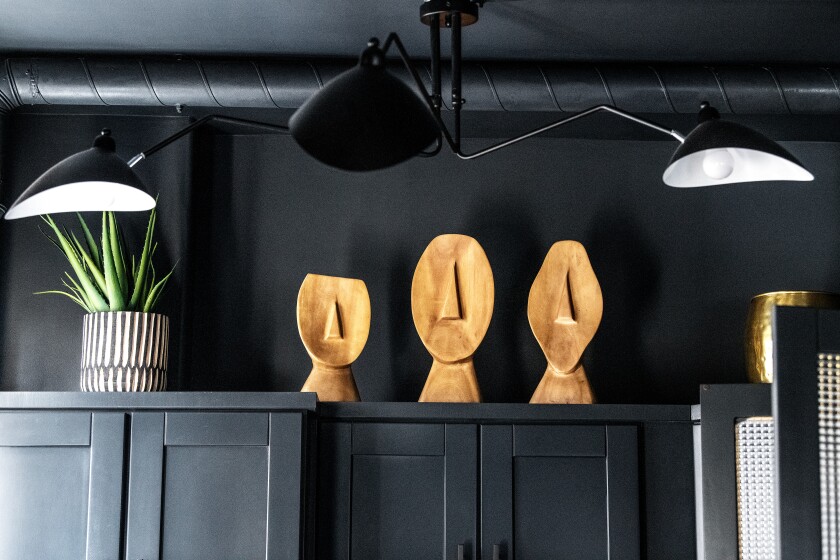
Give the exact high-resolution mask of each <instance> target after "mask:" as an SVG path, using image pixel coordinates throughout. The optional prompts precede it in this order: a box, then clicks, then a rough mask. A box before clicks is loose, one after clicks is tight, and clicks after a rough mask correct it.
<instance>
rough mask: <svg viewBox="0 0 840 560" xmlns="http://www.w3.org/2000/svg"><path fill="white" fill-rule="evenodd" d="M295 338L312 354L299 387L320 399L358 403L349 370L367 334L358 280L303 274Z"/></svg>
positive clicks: (366, 303) (366, 300) (365, 299)
mask: <svg viewBox="0 0 840 560" xmlns="http://www.w3.org/2000/svg"><path fill="white" fill-rule="evenodd" d="M297 322H298V331H299V332H300V338H301V340H302V341H303V345H304V346H305V347H306V351H307V353H308V354H309V356H310V357H311V358H312V372H311V373H310V374H309V378H308V379H307V380H306V383H305V384H304V385H303V389H301V391H306V392H315V393H318V399H319V400H321V401H358V400H359V391H358V389H357V388H356V381H355V379H353V372H352V371H351V369H350V364H352V363H353V362H354V361H355V360H356V358H358V357H359V355H360V354H361V353H362V350H363V349H364V347H365V343H366V342H367V338H368V333H370V297H369V296H368V291H367V286H365V283H364V282H362V281H361V280H354V279H352V278H336V277H334V276H320V275H317V274H307V275H306V278H305V279H304V281H303V284H301V286H300V292H298V301H297Z"/></svg>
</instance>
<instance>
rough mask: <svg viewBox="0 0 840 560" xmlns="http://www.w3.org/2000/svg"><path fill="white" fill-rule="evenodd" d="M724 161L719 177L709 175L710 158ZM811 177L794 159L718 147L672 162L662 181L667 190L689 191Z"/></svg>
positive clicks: (799, 179)
mask: <svg viewBox="0 0 840 560" xmlns="http://www.w3.org/2000/svg"><path fill="white" fill-rule="evenodd" d="M721 158H726V160H727V161H728V162H729V165H730V168H729V169H727V171H728V172H727V173H726V174H725V175H723V176H715V175H714V174H710V173H709V167H708V162H709V160H710V159H721ZM813 180H814V175H813V174H812V173H811V172H810V171H808V170H807V169H805V168H804V167H802V165H800V164H799V162H798V161H796V160H795V159H788V158H785V157H781V156H778V155H776V154H771V153H769V152H765V151H762V150H751V149H747V148H732V147H721V148H711V149H707V150H700V151H696V152H692V153H689V154H687V155H684V156H683V157H680V158H678V159H675V160H672V161H671V163H670V164H669V165H668V167H667V168H666V169H665V172H664V173H663V174H662V181H663V182H664V183H665V184H666V185H668V186H670V187H678V188H691V187H707V186H712V185H725V184H732V183H749V182H755V181H813Z"/></svg>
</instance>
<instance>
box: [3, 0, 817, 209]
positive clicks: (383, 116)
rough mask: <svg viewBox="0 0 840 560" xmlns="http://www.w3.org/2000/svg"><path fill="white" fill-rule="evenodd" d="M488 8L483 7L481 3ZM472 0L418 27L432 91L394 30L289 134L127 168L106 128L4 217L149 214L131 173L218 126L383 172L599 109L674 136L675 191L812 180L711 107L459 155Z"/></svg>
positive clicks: (445, 6)
mask: <svg viewBox="0 0 840 560" xmlns="http://www.w3.org/2000/svg"><path fill="white" fill-rule="evenodd" d="M479 2H480V0H479ZM478 10H479V3H476V2H474V1H472V0H427V1H426V2H424V3H423V4H422V6H421V7H420V20H421V21H422V22H423V23H425V24H426V25H428V26H429V29H430V38H431V73H432V92H431V93H429V92H427V90H426V87H425V85H424V84H423V82H422V81H421V79H420V76H419V75H418V74H417V70H416V69H415V68H414V65H413V64H412V63H411V61H410V59H409V57H408V53H407V52H406V50H405V47H404V46H403V44H402V41H400V38H399V37H398V36H397V34H396V33H391V34H390V35H389V36H388V38H387V39H386V40H385V43H384V44H383V45H382V46H380V45H379V41H378V40H376V39H371V40H370V41H369V42H368V46H367V48H366V49H365V50H364V51H363V52H362V55H361V57H360V58H359V62H358V64H357V65H356V66H355V67H354V68H352V69H351V70H348V71H346V72H344V73H343V74H341V75H339V76H338V77H336V78H335V79H334V80H332V81H331V82H329V83H328V84H327V85H326V86H325V87H324V88H323V89H322V90H321V91H319V92H318V93H316V94H315V95H313V96H312V97H311V98H310V99H309V100H307V101H306V103H304V104H303V105H302V106H301V107H300V108H299V109H298V110H297V111H296V112H295V113H294V114H293V115H292V117H291V119H290V121H289V127H288V128H286V127H283V126H277V125H270V124H266V123H258V122H254V121H246V120H242V119H233V118H229V117H222V116H219V115H209V116H207V117H204V118H202V119H199V120H198V121H196V122H194V123H192V124H190V125H189V126H187V127H185V128H184V129H182V130H180V131H179V132H177V133H175V134H174V135H172V136H170V137H169V138H167V139H165V140H163V141H162V142H160V143H158V144H157V145H155V146H153V147H152V148H150V149H148V150H146V151H144V152H142V153H140V154H138V155H137V156H135V157H134V158H132V159H131V160H129V161H128V162H123V161H122V160H121V159H120V158H119V157H117V156H116V154H115V153H114V152H115V143H114V140H113V139H112V138H111V137H110V133H109V132H108V131H103V133H102V135H101V136H99V137H97V139H96V140H95V141H94V146H93V147H92V148H90V149H88V150H85V151H83V152H79V153H78V154H75V155H72V156H70V157H68V158H67V159H65V160H62V161H60V162H59V163H57V164H56V165H54V166H53V167H51V168H50V169H49V170H47V171H46V172H45V173H44V174H43V175H41V176H40V177H39V178H38V179H37V180H36V181H35V182H34V183H33V184H32V185H31V186H30V187H29V188H28V189H26V191H25V192H24V193H23V194H22V195H21V196H20V197H19V198H18V199H17V200H16V201H15V202H14V204H12V206H11V207H10V208H9V210H8V212H7V213H6V215H5V217H6V219H7V220H8V219H15V218H23V217H26V216H34V215H38V214H49V213H59V212H73V211H93V210H121V211H129V210H148V209H150V208H152V207H154V204H155V201H154V198H152V197H151V196H150V195H149V194H148V192H147V191H146V189H145V187H144V186H143V183H142V182H141V181H140V179H139V178H138V177H137V175H135V174H134V172H133V170H132V169H131V168H132V167H133V166H134V165H135V164H136V163H138V162H139V161H141V160H143V159H145V157H146V156H149V155H151V154H153V153H154V152H156V151H158V150H160V149H161V148H163V147H165V146H167V145H169V144H170V143H172V142H174V141H175V140H177V139H178V138H181V137H182V136H184V135H186V134H188V133H189V132H191V131H192V130H194V129H195V128H197V127H199V126H201V125H203V124H204V123H206V122H208V121H210V120H221V121H226V122H230V123H235V124H244V125H248V126H253V127H260V128H262V129H264V130H267V131H272V132H289V131H290V132H291V134H292V136H293V137H294V139H295V140H296V141H297V143H298V144H299V145H300V146H301V147H302V148H303V149H304V150H305V151H307V152H308V153H309V154H310V155H312V156H313V157H314V158H316V159H318V160H319V161H321V162H323V163H325V164H328V165H331V166H333V167H337V168H339V169H345V170H351V171H370V170H375V169H382V168H385V167H389V166H392V165H395V164H397V163H400V162H402V161H405V160H406V159H408V158H410V157H413V156H418V155H419V156H434V155H436V154H437V153H439V152H440V150H441V148H442V146H443V144H446V145H447V146H448V147H449V148H450V149H451V150H452V152H453V153H455V154H456V155H457V156H458V157H460V158H461V159H466V160H470V159H475V158H478V157H481V156H484V155H486V154H490V153H493V152H495V151H497V150H500V149H502V148H505V147H507V146H510V145H511V144H515V143H517V142H520V141H522V140H525V139H527V138H531V137H532V136H536V135H538V134H542V133H544V132H547V131H549V130H551V129H553V128H557V127H559V126H563V125H565V124H568V123H570V122H572V121H576V120H578V119H580V118H583V117H586V116H588V115H591V114H593V113H597V112H601V111H604V112H609V113H612V114H614V115H618V116H620V117H623V118H625V119H629V120H631V121H633V122H636V123H638V124H640V125H643V126H646V127H648V128H651V129H653V130H657V131H659V132H662V133H664V134H668V135H670V136H672V137H673V138H675V139H676V140H678V141H679V142H680V146H679V147H678V148H677V150H676V151H675V152H674V155H673V157H672V158H671V161H670V162H669V164H668V167H667V168H666V169H665V172H664V174H663V176H662V179H663V181H664V182H665V183H666V184H667V185H670V186H673V187H700V186H708V185H717V184H727V183H741V182H747V181H774V180H776V181H778V180H782V181H811V180H813V178H814V177H813V175H811V173H809V172H808V171H807V170H806V169H805V168H804V167H802V165H801V164H800V163H799V161H797V159H796V158H795V157H793V156H792V155H791V154H790V153H789V152H788V151H787V150H785V149H784V148H782V147H781V146H779V145H778V144H777V143H775V142H773V141H772V140H770V139H769V138H767V137H765V136H762V135H761V134H759V133H757V132H755V131H753V130H751V129H749V128H747V127H745V126H741V125H739V124H736V123H732V122H727V121H722V120H720V115H719V114H718V112H717V111H716V110H715V109H714V108H713V107H711V106H710V105H709V104H708V103H703V104H702V105H701V108H700V113H699V115H698V121H699V124H698V125H697V127H695V128H694V130H692V131H691V132H690V133H689V134H688V135H686V136H683V135H682V134H680V133H679V132H677V131H675V130H671V129H668V128H666V127H663V126H660V125H658V124H656V123H653V122H650V121H648V120H645V119H642V118H640V117H637V116H635V115H632V114H630V113H627V112H625V111H622V110H621V109H618V108H617V107H613V106H610V105H598V106H595V107H591V108H589V109H586V110H584V111H581V112H580V113H576V114H574V115H571V116H569V117H566V118H563V119H560V120H558V121H555V122H552V123H549V124H547V125H545V126H542V127H540V128H538V129H535V130H532V131H530V132H527V133H525V134H522V135H520V136H517V137H515V138H511V139H509V140H505V141H503V142H499V143H498V144H494V145H492V146H489V147H487V148H484V149H482V150H479V151H477V152H474V153H465V152H463V151H462V150H461V108H462V105H463V103H464V100H463V98H462V97H461V28H462V27H464V26H467V25H471V24H473V23H475V22H476V21H478ZM441 27H445V28H449V29H451V32H452V37H451V39H452V40H451V46H452V54H451V83H452V110H453V122H454V131H453V132H452V133H450V131H449V129H448V128H447V127H446V125H445V124H444V122H443V120H442V119H441V108H442V105H443V103H442V99H443V98H442V95H441V52H440V28H441ZM391 46H394V47H395V48H396V50H397V53H398V54H399V57H400V59H401V60H402V61H403V63H404V64H405V66H406V68H407V69H408V72H409V74H410V75H411V78H412V81H413V83H414V85H415V86H416V91H414V90H412V88H410V87H409V86H408V85H406V84H405V83H403V82H402V81H401V80H399V79H398V78H396V77H395V76H394V75H393V74H391V73H389V72H388V71H387V70H386V67H385V66H386V64H385V56H386V54H387V52H388V50H389V49H390V47H391Z"/></svg>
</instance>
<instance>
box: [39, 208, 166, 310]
mask: <svg viewBox="0 0 840 560" xmlns="http://www.w3.org/2000/svg"><path fill="white" fill-rule="evenodd" d="M76 216H77V217H78V220H79V226H80V227H81V232H80V233H79V235H78V236H77V235H76V233H75V232H71V231H70V230H68V229H67V228H62V227H59V225H58V224H56V223H55V220H53V219H52V217H51V216H49V215H46V216H41V219H42V220H44V223H45V224H47V226H49V230H51V233H52V235H50V231H44V230H42V232H43V233H44V235H45V236H46V237H47V239H49V240H50V241H51V242H52V243H53V245H55V246H56V247H58V249H59V250H60V251H61V252H62V253H63V254H64V256H65V258H66V259H67V262H68V263H70V268H72V269H73V274H72V275H71V274H70V273H68V272H65V273H64V276H65V278H62V280H61V282H62V284H64V287H65V288H66V291H65V290H47V291H44V292H37V293H38V294H59V295H63V296H66V297H68V298H70V299H71V300H73V301H74V302H75V303H77V304H78V305H80V306H81V307H82V308H83V309H84V310H85V311H87V312H88V313H97V312H101V311H142V312H145V313H149V312H152V311H154V310H155V308H156V307H157V304H158V303H159V302H160V298H161V295H162V294H163V291H164V288H165V287H166V284H167V282H168V281H169V278H170V277H171V276H172V273H173V272H174V271H175V269H174V268H173V269H172V270H170V271H169V273H168V274H167V275H166V276H164V277H163V278H160V279H157V278H156V277H155V267H154V265H153V264H152V257H153V256H154V254H155V251H156V249H157V243H154V242H153V236H154V231H155V223H156V221H157V214H156V212H155V210H154V209H153V210H152V212H151V214H150V215H149V225H148V226H147V227H146V238H145V241H144V243H143V250H142V252H141V253H140V258H139V259H135V256H134V255H133V254H132V255H130V257H129V253H128V250H127V248H126V246H125V241H124V239H123V236H122V232H121V230H120V228H119V226H118V225H117V218H116V216H114V213H113V212H103V213H102V235H101V238H100V242H99V244H97V243H96V238H95V237H94V236H93V234H92V233H91V230H90V228H89V227H88V225H87V223H86V222H85V220H84V218H82V216H81V214H76ZM138 261H139V262H138Z"/></svg>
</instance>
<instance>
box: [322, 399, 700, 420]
mask: <svg viewBox="0 0 840 560" xmlns="http://www.w3.org/2000/svg"><path fill="white" fill-rule="evenodd" d="M318 416H319V417H320V418H321V419H323V420H327V421H329V420H336V421H342V420H353V421H377V420H386V421H406V422H423V421H436V422H444V421H445V422H482V423H492V422H504V423H509V422H529V423H531V422H575V423H586V422H592V423H602V422H615V423H624V422H691V406H690V405H658V404H657V405H652V404H527V403H479V404H456V403H415V402H400V403H392V402H381V403H375V402H365V403H319V404H318Z"/></svg>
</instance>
